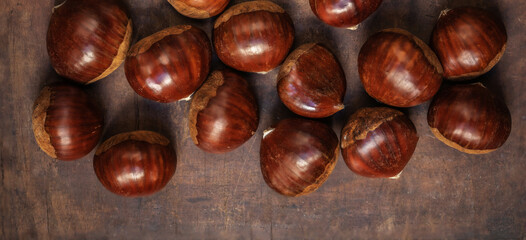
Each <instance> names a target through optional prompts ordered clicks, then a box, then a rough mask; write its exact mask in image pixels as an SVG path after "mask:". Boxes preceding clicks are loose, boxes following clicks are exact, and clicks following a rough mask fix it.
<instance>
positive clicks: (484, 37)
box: [431, 7, 508, 80]
mask: <svg viewBox="0 0 526 240" xmlns="http://www.w3.org/2000/svg"><path fill="white" fill-rule="evenodd" d="M507 39H508V36H507V35H506V29H505V27H504V24H503V23H502V22H501V21H500V20H499V19H498V18H496V17H494V16H492V15H491V14H490V13H488V12H487V11H485V10H483V9H480V8H475V7H462V8H455V9H451V10H450V9H447V10H444V11H442V13H441V14H440V18H439V19H438V22H437V24H436V26H435V29H434V30H433V36H432V38H431V46H432V47H433V49H434V50H435V52H436V54H437V56H438V58H439V59H440V62H441V63H442V67H444V76H445V77H446V78H447V79H449V80H465V79H471V78H475V77H477V76H480V75H482V74H484V73H486V72H488V71H489V70H491V68H493V66H495V64H497V62H499V60H500V58H501V57H502V55H503V54H504V50H505V49H506V41H507Z"/></svg>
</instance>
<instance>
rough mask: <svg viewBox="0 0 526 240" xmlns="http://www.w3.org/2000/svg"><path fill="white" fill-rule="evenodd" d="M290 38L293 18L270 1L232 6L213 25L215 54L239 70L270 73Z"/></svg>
mask: <svg viewBox="0 0 526 240" xmlns="http://www.w3.org/2000/svg"><path fill="white" fill-rule="evenodd" d="M293 41H294V25H293V24H292V20H291V19H290V17H289V15H288V14H287V13H286V12H285V10H283V8H281V7H280V6H278V5H276V4H274V3H272V2H270V1H250V2H244V3H240V4H237V5H234V6H233V7H231V8H229V9H227V10H226V11H225V12H224V13H223V14H222V15H221V16H219V18H217V20H216V22H215V24H214V48H215V50H216V53H217V56H218V57H219V59H221V61H223V63H225V64H226V65H228V66H230V67H232V68H234V69H237V70H239V71H244V72H257V73H266V72H269V71H270V70H272V69H274V68H276V67H277V66H278V65H279V64H280V63H281V62H282V61H283V59H285V57H286V56H287V53H288V52H289V50H290V48H291V46H292V42H293Z"/></svg>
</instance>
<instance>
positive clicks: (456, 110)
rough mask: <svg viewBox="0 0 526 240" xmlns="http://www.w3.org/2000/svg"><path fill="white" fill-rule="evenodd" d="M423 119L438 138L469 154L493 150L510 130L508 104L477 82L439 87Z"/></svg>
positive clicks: (501, 142)
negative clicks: (425, 117)
mask: <svg viewBox="0 0 526 240" xmlns="http://www.w3.org/2000/svg"><path fill="white" fill-rule="evenodd" d="M427 122H428V124H429V127H430V128H431V132H433V134H435V136H436V137H437V138H438V139H439V140H440V141H442V142H444V143H445V144H446V145H448V146H450V147H452V148H455V149H457V150H459V151H462V152H465V153H470V154H484V153H489V152H492V151H495V150H496V149H497V148H499V147H501V146H502V145H503V144H504V143H505V142H506V139H508V136H509V135H510V132H511V115H510V111H509V110H508V107H507V106H506V104H505V103H504V102H502V101H501V100H499V99H498V98H496V97H495V95H493V94H492V93H491V92H490V91H489V90H488V89H487V88H486V87H484V85H482V84H481V83H475V84H469V85H455V86H449V87H446V88H444V89H442V90H440V91H439V92H438V94H437V95H436V96H435V98H434V99H433V101H432V102H431V105H430V106H429V111H428V113H427Z"/></svg>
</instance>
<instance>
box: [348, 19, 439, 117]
mask: <svg viewBox="0 0 526 240" xmlns="http://www.w3.org/2000/svg"><path fill="white" fill-rule="evenodd" d="M358 72H359V74H360V80H361V81H362V84H363V86H364V88H365V91H366V92H367V93H368V94H369V95H370V96H371V97H373V98H374V99H376V100H378V101H380V102H383V103H385V104H388V105H391V106H395V107H413V106H416V105H418V104H421V103H423V102H425V101H427V100H430V99H431V98H432V97H433V96H434V95H435V94H436V92H437V91H438V89H439V88H440V84H441V83H442V74H443V70H442V66H441V65H440V62H439V60H438V58H437V57H436V55H435V54H434V53H433V51H432V50H431V49H430V48H429V47H428V46H427V45H426V44H425V43H424V42H422V40H420V39H419V38H417V37H415V36H414V35H412V34H411V33H409V32H407V31H405V30H402V29H395V28H394V29H385V30H382V31H380V32H378V33H376V34H374V35H372V36H371V37H369V39H368V40H367V42H366V43H365V44H364V45H363V46H362V49H361V50H360V54H359V56H358Z"/></svg>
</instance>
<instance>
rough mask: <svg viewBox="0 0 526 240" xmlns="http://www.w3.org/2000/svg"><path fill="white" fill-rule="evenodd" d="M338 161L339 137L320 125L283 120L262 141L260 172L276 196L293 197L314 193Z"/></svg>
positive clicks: (311, 121)
mask: <svg viewBox="0 0 526 240" xmlns="http://www.w3.org/2000/svg"><path fill="white" fill-rule="evenodd" d="M337 160H338V137H337V136H336V134H335V133H334V131H333V130H332V129H331V128H329V127H328V126H327V125H325V124H323V123H319V122H316V121H313V120H307V119H284V120H281V121H280V122H279V123H278V124H277V125H276V126H275V128H273V129H270V130H266V131H265V133H264V135H263V140H262V141H261V150H260V161H261V172H262V173H263V178H264V179H265V182H266V183H267V184H268V185H269V186H270V187H271V188H272V189H274V190H275V191H276V192H278V193H280V194H283V195H286V196H291V197H296V196H301V195H305V194H308V193H311V192H314V191H315V190H316V189H318V187H319V186H321V185H322V184H323V183H324V182H325V180H327V178H328V177H329V175H330V174H331V172H332V170H333V169H334V166H335V165H336V161H337Z"/></svg>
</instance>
